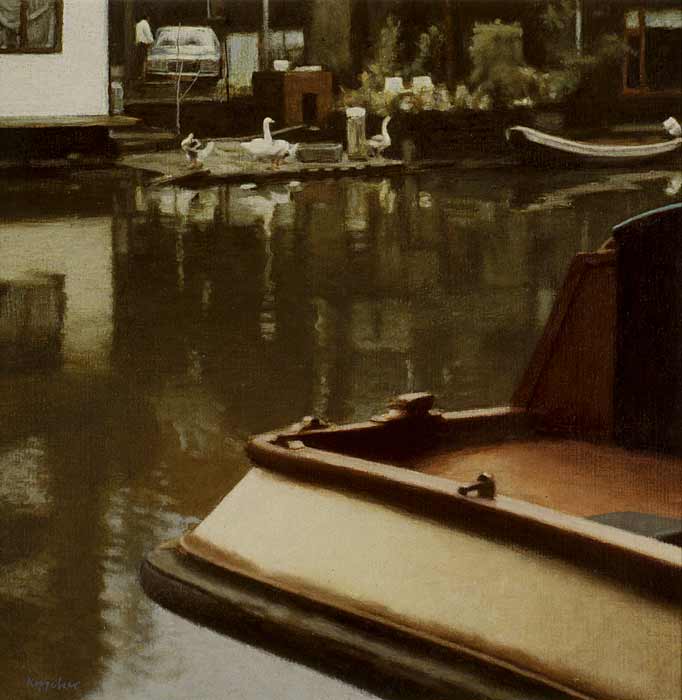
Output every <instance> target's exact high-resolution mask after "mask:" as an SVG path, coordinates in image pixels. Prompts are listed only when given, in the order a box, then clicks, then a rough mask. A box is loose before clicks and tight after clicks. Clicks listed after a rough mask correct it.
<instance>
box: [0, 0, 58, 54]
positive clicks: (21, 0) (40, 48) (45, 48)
mask: <svg viewBox="0 0 682 700" xmlns="http://www.w3.org/2000/svg"><path fill="white" fill-rule="evenodd" d="M61 50H62V0H0V53H57V52H60V51H61Z"/></svg>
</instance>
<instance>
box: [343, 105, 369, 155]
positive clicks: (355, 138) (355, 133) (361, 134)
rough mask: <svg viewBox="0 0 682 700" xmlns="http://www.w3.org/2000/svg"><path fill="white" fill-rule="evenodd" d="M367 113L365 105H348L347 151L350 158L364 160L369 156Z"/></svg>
mask: <svg viewBox="0 0 682 700" xmlns="http://www.w3.org/2000/svg"><path fill="white" fill-rule="evenodd" d="M365 115H366V110H365V108H364V107H348V108H347V109H346V140H347V142H348V146H347V149H348V150H347V153H348V158H349V159H350V160H363V159H365V158H366V157H367V135H366V132H365Z"/></svg>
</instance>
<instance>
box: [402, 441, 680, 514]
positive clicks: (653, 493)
mask: <svg viewBox="0 0 682 700" xmlns="http://www.w3.org/2000/svg"><path fill="white" fill-rule="evenodd" d="M410 466H411V467H412V468H414V469H416V470H418V471H421V472H423V473H427V474H432V475H436V476H441V477H446V478H449V479H453V480H455V481H458V482H470V481H474V480H475V479H476V477H477V476H478V474H480V473H481V472H491V473H493V474H494V475H495V478H496V482H497V489H498V492H499V493H500V494H502V495H505V496H509V497H511V498H516V499H520V500H524V501H529V502H531V503H535V504H536V505H540V506H545V507H548V508H554V509H556V510H559V511H562V512H564V513H568V514H571V515H576V516H579V517H590V516H593V515H599V514H603V513H611V512H616V511H637V512H642V513H651V514H654V515H658V516H661V517H672V518H680V517H682V460H680V459H678V458H675V457H670V456H664V455H657V454H653V453H642V452H630V451H627V450H624V449H621V448H618V447H614V446H611V445H604V444H592V443H588V442H581V441H577V440H559V439H543V440H537V441H525V440H524V441H512V442H506V443H500V444H494V445H488V446H485V447H479V448H473V449H464V450H455V451H453V450H451V451H447V452H439V453H437V454H435V455H434V454H429V455H428V456H424V457H421V458H417V460H416V461H415V460H412V461H411V463H410Z"/></svg>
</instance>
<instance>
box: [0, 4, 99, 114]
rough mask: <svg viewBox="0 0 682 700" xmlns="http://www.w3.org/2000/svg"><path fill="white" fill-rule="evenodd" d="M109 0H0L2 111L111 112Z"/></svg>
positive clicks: (0, 96) (8, 112)
mask: <svg viewBox="0 0 682 700" xmlns="http://www.w3.org/2000/svg"><path fill="white" fill-rule="evenodd" d="M108 5H109V3H108V0H0V117H43V116H45V117H48V116H49V117H60V116H63V117H67V116H74V115H79V116H84V115H85V116H102V115H108V114H109V54H108Z"/></svg>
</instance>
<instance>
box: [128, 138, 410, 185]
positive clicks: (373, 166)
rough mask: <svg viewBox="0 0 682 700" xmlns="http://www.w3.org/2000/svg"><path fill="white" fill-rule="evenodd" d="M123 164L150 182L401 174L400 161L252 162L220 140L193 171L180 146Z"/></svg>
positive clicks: (133, 157)
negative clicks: (146, 175) (148, 177)
mask: <svg viewBox="0 0 682 700" xmlns="http://www.w3.org/2000/svg"><path fill="white" fill-rule="evenodd" d="M117 163H118V164H119V165H123V166H126V167H129V168H134V169H136V170H142V171H145V172H148V173H150V174H154V175H156V177H155V178H153V179H152V180H151V181H150V183H149V184H150V185H168V184H189V183H192V184H196V183H198V182H201V183H202V184H207V183H209V182H255V183H260V182H269V181H273V180H293V179H297V180H303V179H319V178H327V177H347V176H354V175H365V176H369V177H372V176H381V175H389V174H396V173H402V172H404V171H405V164H404V163H403V161H401V160H393V159H388V158H375V159H371V160H366V161H354V160H343V161H341V162H340V163H300V162H298V161H292V162H287V163H285V164H284V165H282V166H280V167H279V168H276V169H275V168H273V167H271V166H270V165H269V164H268V163H259V162H256V161H252V160H250V159H249V157H248V156H247V155H246V154H242V153H241V152H240V149H239V148H238V144H235V143H234V142H230V141H224V142H222V143H221V142H219V143H217V144H216V148H215V150H214V151H213V153H212V154H211V155H210V156H209V157H208V158H207V159H206V162H205V163H204V167H203V169H202V170H191V169H190V168H189V164H188V161H187V159H186V157H185V155H184V153H182V152H181V151H180V149H177V150H175V151H165V152H156V153H136V154H130V155H126V156H123V157H121V158H119V159H118V160H117Z"/></svg>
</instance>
